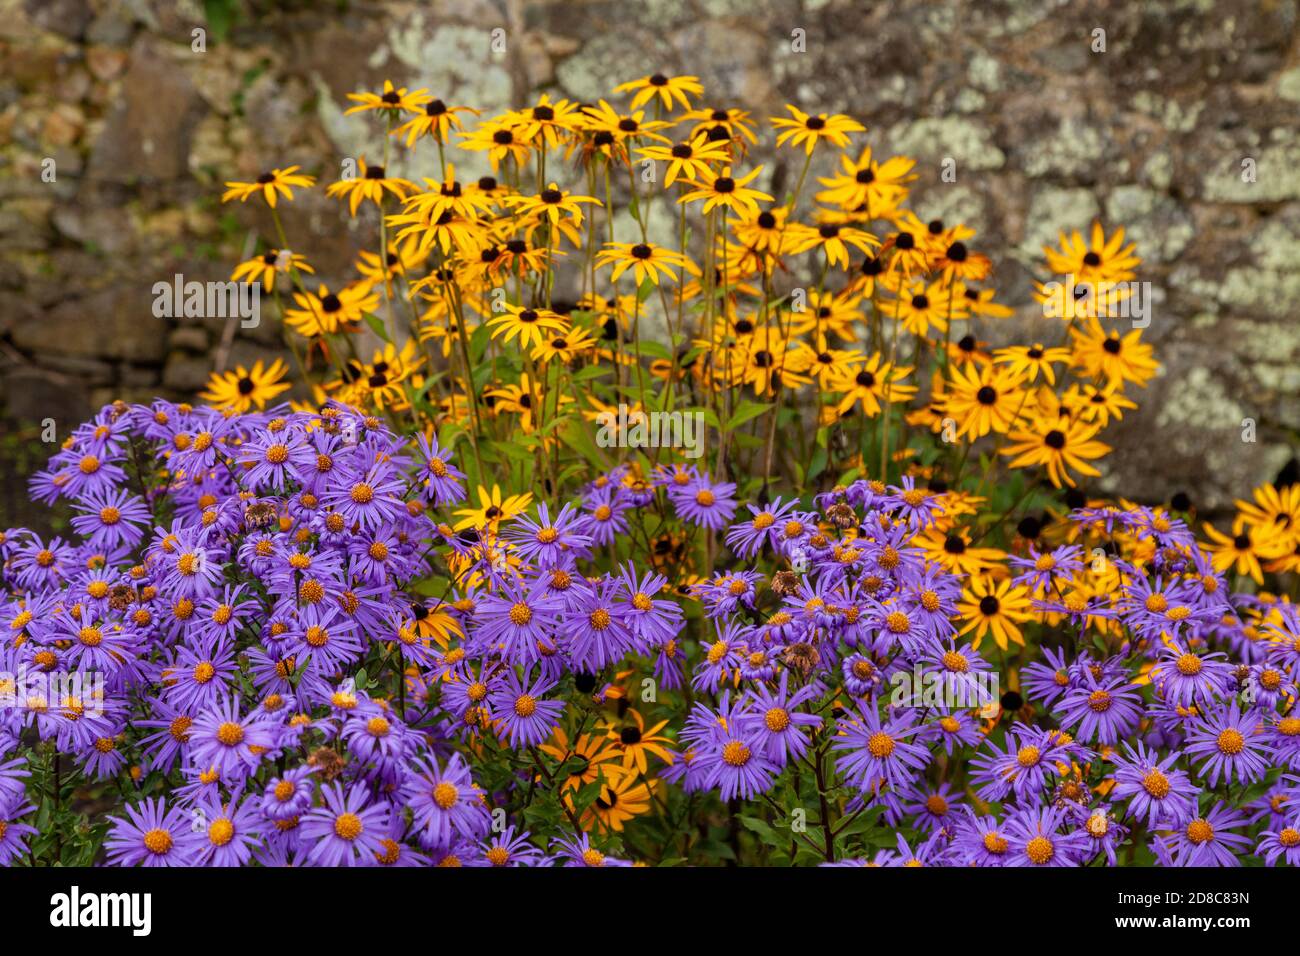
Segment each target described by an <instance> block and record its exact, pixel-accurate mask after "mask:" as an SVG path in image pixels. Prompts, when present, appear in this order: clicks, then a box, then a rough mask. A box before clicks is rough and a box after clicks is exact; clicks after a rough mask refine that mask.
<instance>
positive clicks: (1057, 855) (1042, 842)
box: [1005, 807, 1091, 866]
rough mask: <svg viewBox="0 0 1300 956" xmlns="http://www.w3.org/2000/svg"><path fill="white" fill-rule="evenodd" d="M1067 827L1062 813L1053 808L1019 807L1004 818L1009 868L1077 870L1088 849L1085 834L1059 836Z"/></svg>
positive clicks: (1071, 832) (1079, 832) (1074, 833)
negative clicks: (1064, 868) (1074, 867)
mask: <svg viewBox="0 0 1300 956" xmlns="http://www.w3.org/2000/svg"><path fill="white" fill-rule="evenodd" d="M1063 826H1068V820H1067V819H1066V816H1065V811H1064V810H1061V809H1058V808H1055V807H1022V808H1020V809H1019V810H1017V811H1016V812H1015V813H1013V814H1011V815H1010V816H1008V817H1007V822H1006V829H1005V833H1006V837H1007V843H1008V844H1009V852H1008V854H1007V865H1009V866H1079V865H1080V864H1081V863H1082V862H1083V860H1084V858H1085V857H1086V856H1087V854H1088V852H1089V850H1090V849H1091V847H1090V846H1089V842H1088V840H1089V838H1088V835H1087V834H1086V833H1083V832H1081V831H1079V830H1069V831H1067V832H1065V833H1062V832H1060V831H1061V828H1062V827H1063Z"/></svg>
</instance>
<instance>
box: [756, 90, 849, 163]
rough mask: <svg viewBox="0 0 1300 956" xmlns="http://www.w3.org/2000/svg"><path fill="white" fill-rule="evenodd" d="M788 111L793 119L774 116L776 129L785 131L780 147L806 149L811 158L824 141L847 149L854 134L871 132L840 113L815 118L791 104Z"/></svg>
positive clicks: (780, 138) (778, 138) (779, 143)
mask: <svg viewBox="0 0 1300 956" xmlns="http://www.w3.org/2000/svg"><path fill="white" fill-rule="evenodd" d="M785 108H786V109H787V110H788V111H789V113H790V116H788V117H787V116H773V117H770V119H771V123H772V125H773V126H775V127H776V128H777V129H780V130H784V131H785V132H783V133H781V134H779V135H778V136H777V138H776V145H777V146H784V145H786V144H787V143H788V144H789V145H791V146H803V148H804V152H806V153H807V154H808V155H809V156H811V155H812V151H813V150H814V149H816V148H817V144H818V143H820V142H821V141H822V140H826V142H828V143H830V144H831V145H832V146H836V147H838V148H839V149H845V148H847V147H848V145H849V134H850V133H863V132H866V129H867V128H866V127H865V126H863V125H862V124H861V123H859V122H858V121H857V120H854V119H850V118H849V117H847V116H844V115H843V114H840V113H835V114H831V115H827V114H826V113H818V114H817V115H816V116H814V115H812V114H810V113H805V112H804V111H803V110H801V109H799V107H797V106H794V105H792V104H790V103H787V104H786V107H785Z"/></svg>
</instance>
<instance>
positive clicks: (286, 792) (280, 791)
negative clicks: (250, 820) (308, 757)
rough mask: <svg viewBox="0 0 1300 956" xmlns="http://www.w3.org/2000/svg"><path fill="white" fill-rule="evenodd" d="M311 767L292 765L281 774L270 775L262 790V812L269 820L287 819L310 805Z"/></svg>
mask: <svg viewBox="0 0 1300 956" xmlns="http://www.w3.org/2000/svg"><path fill="white" fill-rule="evenodd" d="M313 773H314V771H313V769H312V768H311V767H292V768H290V769H289V770H287V771H285V773H284V774H283V775H282V776H279V777H272V778H271V781H270V782H269V783H268V784H267V785H266V789H265V790H263V791H262V799H261V803H260V807H261V811H262V813H263V814H264V815H265V816H266V817H267V818H268V819H270V820H288V819H291V818H293V817H296V816H299V815H301V814H303V813H305V812H306V811H307V809H308V808H309V807H311V803H312V792H313V786H312V774H313Z"/></svg>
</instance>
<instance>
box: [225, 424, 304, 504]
mask: <svg viewBox="0 0 1300 956" xmlns="http://www.w3.org/2000/svg"><path fill="white" fill-rule="evenodd" d="M315 460H316V449H315V448H314V447H312V444H311V442H310V441H308V440H307V437H306V436H305V435H303V434H302V433H301V432H300V431H297V430H294V431H289V430H281V431H277V432H270V431H263V432H262V434H260V435H258V436H257V437H256V438H254V439H252V440H251V441H246V442H244V443H243V444H241V445H240V446H239V464H240V465H242V466H243V468H244V469H245V471H244V474H243V476H242V478H241V481H242V484H243V486H244V487H245V488H248V489H250V490H253V491H259V490H263V489H265V490H271V491H281V490H283V489H284V488H285V487H287V486H288V485H289V484H290V482H292V481H293V480H294V479H295V478H296V476H297V473H298V472H300V471H302V470H303V469H305V468H308V467H310V466H311V465H312V464H313V463H314V462H315Z"/></svg>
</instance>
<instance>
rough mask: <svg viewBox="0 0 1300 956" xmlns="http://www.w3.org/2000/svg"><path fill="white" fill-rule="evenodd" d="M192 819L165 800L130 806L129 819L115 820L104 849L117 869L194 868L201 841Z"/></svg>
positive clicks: (120, 818) (147, 800)
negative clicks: (168, 806) (129, 867)
mask: <svg viewBox="0 0 1300 956" xmlns="http://www.w3.org/2000/svg"><path fill="white" fill-rule="evenodd" d="M199 836H200V835H199V834H197V833H195V832H194V830H193V829H192V827H191V826H190V820H189V817H188V816H187V815H186V813H185V811H183V810H181V809H180V808H178V807H173V808H171V809H168V808H167V804H166V803H165V802H164V801H163V800H162V799H160V798H159V799H156V798H145V799H144V800H142V801H140V802H139V803H128V804H127V805H126V816H125V817H115V818H113V820H112V823H111V826H110V829H109V833H108V838H107V839H106V840H105V841H104V846H105V847H106V848H107V850H108V862H109V863H110V864H111V865H113V866H194V865H195V864H196V863H197V861H198V848H199V845H198V838H199Z"/></svg>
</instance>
